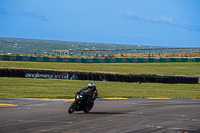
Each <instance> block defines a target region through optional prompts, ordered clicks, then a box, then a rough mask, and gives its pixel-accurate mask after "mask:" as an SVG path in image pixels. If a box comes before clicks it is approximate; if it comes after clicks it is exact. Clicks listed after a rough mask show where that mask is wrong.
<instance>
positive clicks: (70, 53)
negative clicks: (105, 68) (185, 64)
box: [53, 47, 200, 56]
mask: <svg viewBox="0 0 200 133" xmlns="http://www.w3.org/2000/svg"><path fill="white" fill-rule="evenodd" d="M192 52H197V53H200V47H197V48H155V49H113V50H111V49H110V50H53V54H54V55H64V56H93V55H117V54H125V55H126V54H142V53H143V54H153V53H155V54H158V53H160V54H162V53H192Z"/></svg>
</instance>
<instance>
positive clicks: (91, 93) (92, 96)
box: [79, 82, 98, 102]
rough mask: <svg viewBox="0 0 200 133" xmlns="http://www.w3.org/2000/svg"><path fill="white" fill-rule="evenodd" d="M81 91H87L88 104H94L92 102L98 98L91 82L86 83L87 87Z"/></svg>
mask: <svg viewBox="0 0 200 133" xmlns="http://www.w3.org/2000/svg"><path fill="white" fill-rule="evenodd" d="M81 90H84V91H86V90H88V95H89V98H88V102H94V100H95V99H96V98H97V96H98V93H97V89H96V86H94V83H93V82H90V83H88V85H87V86H86V87H85V88H83V89H81ZM81 90H80V91H81ZM80 91H79V92H80Z"/></svg>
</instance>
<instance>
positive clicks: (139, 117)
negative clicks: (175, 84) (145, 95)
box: [0, 98, 200, 133]
mask: <svg viewBox="0 0 200 133" xmlns="http://www.w3.org/2000/svg"><path fill="white" fill-rule="evenodd" d="M71 103H72V102H71V101H62V100H61V101H60V100H41V99H20V98H18V99H5V98H0V104H1V106H0V133H6V132H9V133H32V132H34V133H150V132H155V133H199V132H200V100H193V99H142V98H141V99H140V98H133V99H121V100H114V99H109V100H108V99H97V100H96V101H95V106H94V108H93V109H92V110H91V112H90V113H88V114H85V113H83V112H75V113H73V114H68V113H67V109H68V107H69V105H70V104H71Z"/></svg>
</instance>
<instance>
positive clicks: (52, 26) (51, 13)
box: [0, 0, 200, 47]
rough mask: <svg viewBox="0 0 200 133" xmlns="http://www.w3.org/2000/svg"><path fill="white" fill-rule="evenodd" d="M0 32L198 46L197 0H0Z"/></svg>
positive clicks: (199, 4)
mask: <svg viewBox="0 0 200 133" xmlns="http://www.w3.org/2000/svg"><path fill="white" fill-rule="evenodd" d="M0 37H15V38H28V39H29V38H30V39H45V40H62V41H77V42H99V43H116V44H134V45H149V46H151V45H153V46H174V47H200V0H0Z"/></svg>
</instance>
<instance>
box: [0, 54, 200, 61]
mask: <svg viewBox="0 0 200 133" xmlns="http://www.w3.org/2000/svg"><path fill="white" fill-rule="evenodd" d="M0 60H8V61H37V62H77V63H148V62H200V57H191V58H189V57H188V58H187V57H173V58H171V57H168V58H62V57H37V56H14V55H0Z"/></svg>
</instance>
